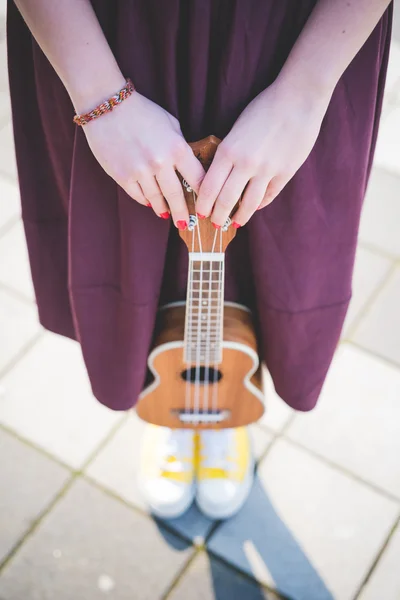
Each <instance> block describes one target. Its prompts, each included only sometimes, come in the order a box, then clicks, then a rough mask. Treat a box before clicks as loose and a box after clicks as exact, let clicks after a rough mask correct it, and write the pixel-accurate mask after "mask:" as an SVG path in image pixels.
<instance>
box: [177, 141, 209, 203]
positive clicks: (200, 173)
mask: <svg viewBox="0 0 400 600" xmlns="http://www.w3.org/2000/svg"><path fill="white" fill-rule="evenodd" d="M175 168H176V170H177V171H179V173H180V174H181V175H182V177H183V178H184V179H186V181H187V182H188V183H189V185H190V187H191V188H192V189H193V190H194V192H195V193H196V194H198V193H199V190H200V185H201V182H202V181H203V179H204V176H205V174H206V172H205V170H204V167H203V165H202V164H201V162H200V161H199V160H198V159H197V158H196V157H195V155H194V154H193V151H192V149H191V148H190V146H188V150H187V152H185V154H184V155H183V156H182V157H181V158H179V160H178V161H177V162H176V163H175Z"/></svg>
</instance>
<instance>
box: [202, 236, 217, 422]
mask: <svg viewBox="0 0 400 600" xmlns="http://www.w3.org/2000/svg"><path fill="white" fill-rule="evenodd" d="M217 235H218V231H216V232H215V234H214V240H213V246H212V248H211V254H213V253H214V250H215V243H216V239H217ZM209 264H210V268H209V270H208V296H207V300H208V306H207V332H206V336H205V344H206V345H205V348H206V351H205V369H204V397H203V410H204V412H205V413H207V412H208V403H209V395H210V366H211V365H210V363H211V333H212V328H211V306H212V301H213V295H212V294H213V289H212V284H213V274H214V267H213V265H214V261H213V260H210V263H209ZM214 360H215V358H214Z"/></svg>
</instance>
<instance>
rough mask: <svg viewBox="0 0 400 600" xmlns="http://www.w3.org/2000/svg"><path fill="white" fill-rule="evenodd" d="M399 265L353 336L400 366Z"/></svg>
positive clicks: (366, 346)
mask: <svg viewBox="0 0 400 600" xmlns="http://www.w3.org/2000/svg"><path fill="white" fill-rule="evenodd" d="M399 298H400V267H398V268H397V270H396V271H395V273H394V275H393V276H392V277H391V278H390V281H389V282H388V283H386V285H385V287H384V288H383V290H382V291H381V292H380V293H379V295H378V296H377V298H376V300H375V302H374V303H373V304H372V305H371V307H370V308H369V310H368V311H367V312H366V313H365V315H364V316H363V318H362V320H361V321H360V323H359V325H358V327H357V329H356V331H355V332H354V334H353V335H352V339H354V341H356V342H357V343H358V344H360V345H361V346H363V347H364V348H367V349H368V350H371V351H372V352H374V353H375V354H379V355H380V356H382V357H384V358H388V359H389V360H391V361H393V362H395V363H397V364H398V365H400V310H399Z"/></svg>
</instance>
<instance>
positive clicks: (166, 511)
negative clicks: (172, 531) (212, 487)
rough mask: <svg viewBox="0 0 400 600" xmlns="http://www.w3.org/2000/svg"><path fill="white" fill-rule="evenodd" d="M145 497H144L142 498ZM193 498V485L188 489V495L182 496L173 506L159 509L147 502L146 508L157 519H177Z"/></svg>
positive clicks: (188, 506)
mask: <svg viewBox="0 0 400 600" xmlns="http://www.w3.org/2000/svg"><path fill="white" fill-rule="evenodd" d="M144 497H146V496H144ZM194 497H195V486H194V485H193V486H192V488H191V489H190V491H189V493H188V495H187V496H186V495H185V496H183V498H182V499H181V501H180V502H176V503H175V504H173V505H171V506H168V507H165V508H159V507H157V506H154V505H153V504H151V503H150V502H147V506H148V507H149V509H150V511H151V513H152V514H153V515H154V516H155V517H158V518H159V519H178V518H179V517H181V516H182V515H183V514H184V513H185V512H186V511H187V510H188V509H189V508H190V506H191V505H192V504H193V500H194Z"/></svg>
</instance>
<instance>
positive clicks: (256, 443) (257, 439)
mask: <svg viewBox="0 0 400 600" xmlns="http://www.w3.org/2000/svg"><path fill="white" fill-rule="evenodd" d="M249 430H250V436H251V442H252V448H253V454H254V458H255V460H256V461H259V460H260V458H261V457H262V456H263V455H264V453H265V452H266V450H267V448H268V446H269V445H270V444H271V442H272V440H273V437H272V435H271V434H270V433H268V432H266V431H264V429H263V428H262V427H261V426H260V425H258V424H257V423H255V424H254V425H251V426H250V427H249Z"/></svg>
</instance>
